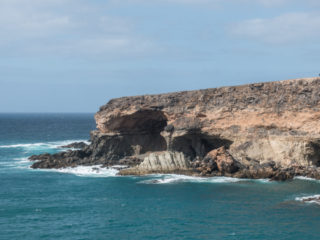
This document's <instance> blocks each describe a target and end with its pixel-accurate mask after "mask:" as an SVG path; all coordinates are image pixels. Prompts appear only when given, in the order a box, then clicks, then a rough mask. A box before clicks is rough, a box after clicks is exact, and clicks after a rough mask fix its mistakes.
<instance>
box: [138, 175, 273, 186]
mask: <svg viewBox="0 0 320 240" xmlns="http://www.w3.org/2000/svg"><path fill="white" fill-rule="evenodd" d="M150 176H151V177H153V178H152V179H148V180H144V181H140V182H139V183H142V184H169V183H183V182H193V183H236V182H244V181H252V180H249V179H243V178H231V177H209V178H204V177H193V176H186V175H178V174H164V175H161V174H157V175H150ZM257 181H260V182H269V180H268V179H258V180H257Z"/></svg>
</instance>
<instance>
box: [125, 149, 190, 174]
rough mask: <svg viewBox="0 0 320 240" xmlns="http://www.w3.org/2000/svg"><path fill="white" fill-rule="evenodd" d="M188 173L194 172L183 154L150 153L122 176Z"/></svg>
mask: <svg viewBox="0 0 320 240" xmlns="http://www.w3.org/2000/svg"><path fill="white" fill-rule="evenodd" d="M159 172H161V173H177V172H180V173H186V172H189V173H191V172H192V169H191V167H190V160H188V159H186V157H185V155H184V154H183V153H182V152H169V151H164V152H155V153H150V154H149V155H148V156H146V157H145V158H144V160H143V161H142V162H141V163H140V164H139V165H137V166H135V167H133V168H128V169H124V170H122V171H121V174H122V175H143V174H150V173H159Z"/></svg>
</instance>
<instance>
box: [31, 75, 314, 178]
mask: <svg viewBox="0 0 320 240" xmlns="http://www.w3.org/2000/svg"><path fill="white" fill-rule="evenodd" d="M95 119H96V122H97V130H96V131H93V132H92V133H91V144H90V145H89V146H86V147H85V148H84V149H82V150H78V151H68V152H64V153H58V154H55V155H50V156H48V155H41V156H38V157H32V159H40V160H39V161H37V162H36V163H34V165H33V167H39V168H47V167H62V166H73V165H77V164H83V165H92V164H103V165H105V166H109V165H114V164H119V163H121V162H122V163H127V164H125V165H128V166H129V167H130V168H128V169H124V170H122V171H121V172H120V173H121V174H147V173H154V172H179V171H180V172H181V171H184V172H188V173H189V174H197V175H203V176H217V175H218V176H219V175H226V176H236V177H249V178H260V177H263V178H264V177H269V178H273V179H278V180H282V179H288V178H292V177H294V176H297V175H306V176H313V177H315V178H319V177H318V176H319V174H318V172H320V169H318V167H320V124H319V120H320V78H308V79H295V80H287V81H280V82H268V83H258V84H248V85H243V86H236V87H223V88H216V89H204V90H197V91H186V92H177V93H169V94H160V95H144V96H136V97H124V98H118V99H112V100H111V101H109V102H108V103H107V104H106V105H104V106H102V107H101V108H100V110H99V112H98V113H97V114H96V115H95ZM182 163H184V164H182ZM180 164H182V165H180Z"/></svg>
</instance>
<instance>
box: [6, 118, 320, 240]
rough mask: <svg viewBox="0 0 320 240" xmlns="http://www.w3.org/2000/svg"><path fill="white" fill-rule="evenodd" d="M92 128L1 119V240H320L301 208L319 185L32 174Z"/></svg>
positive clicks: (311, 209) (312, 208) (313, 216)
mask: <svg viewBox="0 0 320 240" xmlns="http://www.w3.org/2000/svg"><path fill="white" fill-rule="evenodd" d="M94 128H95V124H94V120H93V116H92V115H90V114H31V115H26V114H0V183H1V187H0V239H319V236H320V206H319V205H316V204H304V203H302V202H300V201H297V200H296V199H297V198H299V197H303V196H310V195H315V194H319V193H320V182H318V181H312V180H299V179H297V180H294V181H288V182H285V183H277V182H269V181H266V180H258V181H250V180H239V179H228V178H211V179H202V178H191V177H184V176H178V175H153V176H148V177H117V176H114V175H115V173H116V171H115V170H112V169H110V170H100V171H96V170H95V169H92V168H90V167H84V168H76V169H64V170H58V171H44V170H32V169H30V168H29V165H30V163H29V162H28V161H27V160H26V157H28V156H30V155H32V154H35V153H43V152H57V151H60V149H59V148H58V147H59V146H60V145H63V144H65V143H68V142H71V141H75V140H87V139H88V138H89V131H90V130H92V129H94ZM154 180H157V181H154Z"/></svg>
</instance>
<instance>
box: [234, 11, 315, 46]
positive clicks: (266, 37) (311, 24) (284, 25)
mask: <svg viewBox="0 0 320 240" xmlns="http://www.w3.org/2000/svg"><path fill="white" fill-rule="evenodd" d="M319 29H320V15H319V13H288V14H283V15H281V16H278V17H275V18H266V19H263V18H257V19H251V20H246V21H243V22H240V23H236V24H234V25H233V26H231V29H230V31H231V33H232V34H233V35H234V36H240V37H246V38H249V39H254V40H258V41H262V42H266V43H274V44H286V43H295V42H300V41H303V40H305V41H312V40H314V39H316V38H318V37H319V36H320V31H319Z"/></svg>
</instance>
